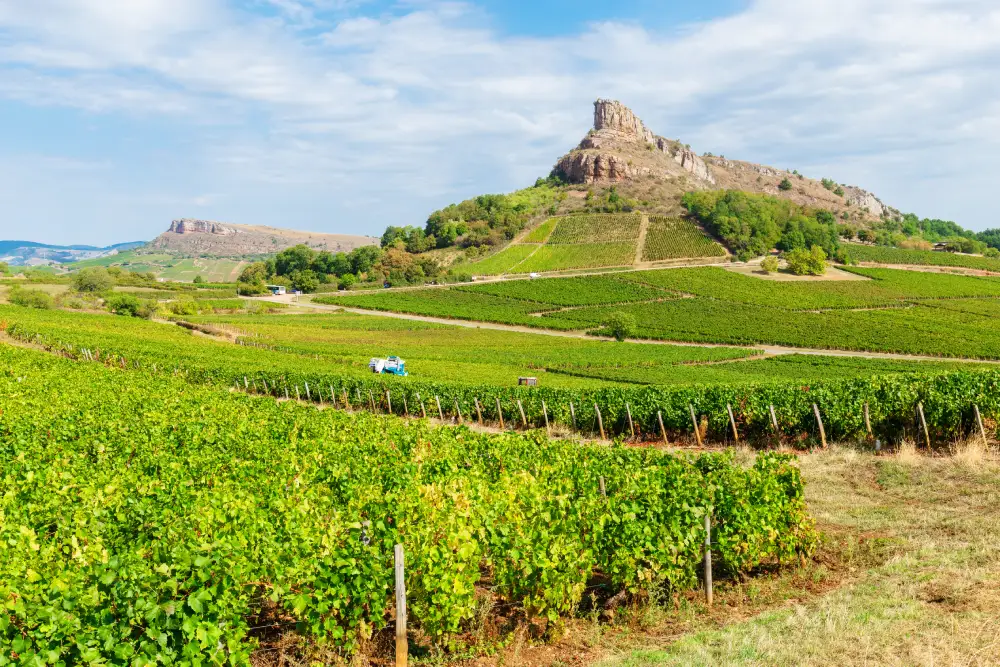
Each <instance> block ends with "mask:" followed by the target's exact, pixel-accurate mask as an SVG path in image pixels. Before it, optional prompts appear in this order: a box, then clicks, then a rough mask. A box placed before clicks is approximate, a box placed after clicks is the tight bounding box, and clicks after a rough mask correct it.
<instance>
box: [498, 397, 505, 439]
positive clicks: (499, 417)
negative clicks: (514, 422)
mask: <svg viewBox="0 0 1000 667" xmlns="http://www.w3.org/2000/svg"><path fill="white" fill-rule="evenodd" d="M497 418H498V419H499V420H500V430H501V431H502V430H503V429H504V425H503V408H501V407H500V398H499V397H497Z"/></svg>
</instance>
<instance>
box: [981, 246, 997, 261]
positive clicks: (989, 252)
mask: <svg viewBox="0 0 1000 667" xmlns="http://www.w3.org/2000/svg"><path fill="white" fill-rule="evenodd" d="M983 257H989V258H990V259H997V258H998V257H1000V250H997V249H996V248H987V249H986V250H984V251H983Z"/></svg>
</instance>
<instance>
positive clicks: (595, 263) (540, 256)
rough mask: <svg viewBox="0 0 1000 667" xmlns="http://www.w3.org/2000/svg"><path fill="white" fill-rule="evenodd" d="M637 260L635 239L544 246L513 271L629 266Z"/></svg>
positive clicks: (532, 271) (540, 271)
mask: <svg viewBox="0 0 1000 667" xmlns="http://www.w3.org/2000/svg"><path fill="white" fill-rule="evenodd" d="M634 259H635V242H624V243H621V242H620V243H598V244H576V245H544V246H542V247H540V248H539V249H538V251H537V252H536V253H535V254H533V255H532V256H531V257H529V258H528V259H526V260H525V261H524V262H522V263H521V264H519V265H518V266H517V267H516V268H515V269H514V270H513V271H512V273H536V272H537V273H542V272H545V271H566V270H570V269H595V268H603V267H608V266H628V265H631V264H632V262H633V260H634Z"/></svg>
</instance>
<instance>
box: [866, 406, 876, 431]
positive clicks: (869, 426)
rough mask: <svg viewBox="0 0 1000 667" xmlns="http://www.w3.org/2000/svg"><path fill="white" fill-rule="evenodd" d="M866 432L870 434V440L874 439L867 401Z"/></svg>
mask: <svg viewBox="0 0 1000 667" xmlns="http://www.w3.org/2000/svg"><path fill="white" fill-rule="evenodd" d="M865 432H867V433H868V437H869V438H871V437H874V435H875V434H874V433H873V432H872V416H871V413H870V412H869V411H868V402H867V401H865Z"/></svg>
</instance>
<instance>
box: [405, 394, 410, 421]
mask: <svg viewBox="0 0 1000 667" xmlns="http://www.w3.org/2000/svg"><path fill="white" fill-rule="evenodd" d="M403 414H404V415H405V416H407V417H409V416H410V406H408V405H407V404H406V394H403Z"/></svg>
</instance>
